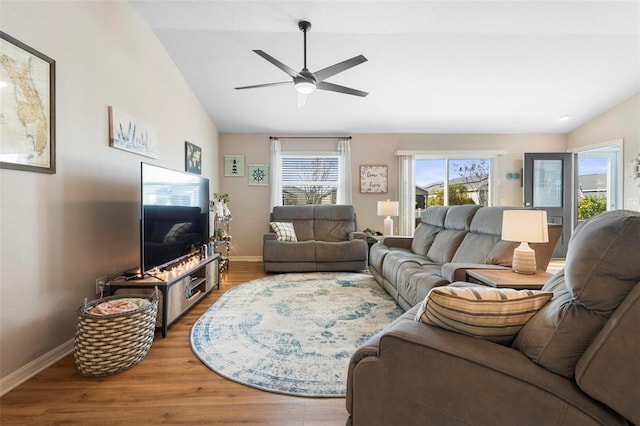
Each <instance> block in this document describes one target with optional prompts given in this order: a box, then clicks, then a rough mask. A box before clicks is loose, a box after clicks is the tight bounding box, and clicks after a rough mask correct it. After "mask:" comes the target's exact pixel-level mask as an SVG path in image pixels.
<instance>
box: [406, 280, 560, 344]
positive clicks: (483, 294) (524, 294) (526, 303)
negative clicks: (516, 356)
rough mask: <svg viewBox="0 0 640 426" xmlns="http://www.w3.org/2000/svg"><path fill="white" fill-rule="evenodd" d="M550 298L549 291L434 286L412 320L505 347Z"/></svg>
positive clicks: (551, 294)
mask: <svg viewBox="0 0 640 426" xmlns="http://www.w3.org/2000/svg"><path fill="white" fill-rule="evenodd" d="M552 296H553V293H551V292H543V291H538V290H514V289H511V288H493V287H448V286H447V287H436V288H433V289H432V290H431V291H430V292H429V294H428V295H427V297H426V298H425V299H424V301H423V302H422V304H421V305H420V308H419V309H418V312H417V314H416V318H415V319H416V321H422V322H424V323H426V324H430V325H435V326H437V327H441V328H444V329H447V330H451V331H456V332H458V333H462V334H466V335H469V336H473V337H480V338H483V339H486V340H490V341H492V342H496V343H502V344H508V343H511V341H513V339H514V338H515V337H516V335H517V334H518V332H519V331H520V329H521V328H522V326H523V325H524V324H525V323H526V322H527V321H528V320H529V319H530V318H531V317H532V316H533V315H534V314H535V313H536V312H537V311H538V310H539V309H540V308H542V307H543V306H544V305H545V304H546V303H547V302H548V301H549V300H550V299H551V297H552Z"/></svg>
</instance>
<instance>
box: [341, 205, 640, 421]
mask: <svg viewBox="0 0 640 426" xmlns="http://www.w3.org/2000/svg"><path fill="white" fill-rule="evenodd" d="M480 211H482V210H480ZM480 211H479V212H480ZM479 212H478V213H479ZM427 221H429V219H428V218H427ZM456 223H459V222H458V221H457V220H456ZM471 228H472V229H473V226H472V227H471ZM638 241H640V212H631V211H611V212H606V213H603V214H601V215H598V216H596V217H594V218H592V219H590V220H588V221H586V222H583V223H582V224H580V225H579V226H578V227H577V228H576V230H575V231H574V233H573V235H572V236H571V240H570V242H569V247H568V251H567V257H566V265H565V268H564V269H563V270H562V271H560V272H558V273H557V274H556V275H554V276H553V277H552V278H551V279H550V280H549V281H548V282H547V283H546V285H545V286H544V287H543V289H542V290H543V291H547V292H552V293H553V298H552V299H551V301H549V302H548V303H547V304H546V305H544V306H543V307H542V309H540V310H539V311H537V313H535V314H534V315H533V317H531V319H529V320H528V321H527V322H526V323H525V324H524V326H523V327H522V328H521V329H520V331H519V333H518V334H517V335H516V337H515V340H514V341H513V343H512V344H511V345H510V346H509V345H508V344H506V345H501V344H498V343H493V342H490V341H488V340H485V339H482V338H478V337H471V336H467V335H464V334H460V333H457V332H453V331H449V330H445V329H442V328H438V327H435V326H432V325H428V324H425V323H422V322H418V321H415V320H414V317H415V315H416V311H417V310H418V308H419V307H418V306H416V307H415V308H413V309H412V310H410V311H408V312H406V313H405V315H404V316H402V317H400V318H398V319H397V320H396V321H395V322H393V323H392V324H391V325H390V326H389V327H387V328H386V329H385V330H383V331H382V332H380V333H378V334H377V335H375V336H374V337H372V338H371V339H370V340H369V341H368V342H366V343H365V344H364V345H362V346H361V347H360V348H359V349H358V350H357V351H356V353H355V354H354V355H353V356H352V358H351V363H350V365H349V372H348V379H347V399H346V404H347V411H348V412H349V414H350V417H349V420H348V422H347V424H348V425H352V426H360V425H366V426H378V425H380V426H381V425H403V426H411V425H438V426H440V425H470V424H474V425H628V424H630V423H632V424H636V425H638V424H640V362H639V358H638V357H639V355H638V354H640V333H639V332H638V324H640V257H639V255H638ZM454 256H455V255H454ZM458 284H460V285H463V284H462V283H456V285H458ZM464 285H470V284H464Z"/></svg>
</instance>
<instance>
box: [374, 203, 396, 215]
mask: <svg viewBox="0 0 640 426" xmlns="http://www.w3.org/2000/svg"><path fill="white" fill-rule="evenodd" d="M398 207H399V203H398V202H397V201H389V200H387V201H378V216H398Z"/></svg>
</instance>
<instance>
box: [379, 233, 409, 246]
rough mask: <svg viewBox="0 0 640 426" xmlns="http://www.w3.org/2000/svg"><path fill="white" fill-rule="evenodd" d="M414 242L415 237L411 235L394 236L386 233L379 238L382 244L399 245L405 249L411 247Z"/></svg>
mask: <svg viewBox="0 0 640 426" xmlns="http://www.w3.org/2000/svg"><path fill="white" fill-rule="evenodd" d="M412 242H413V238H411V237H394V236H390V235H386V236H384V237H382V238H380V240H379V243H380V244H383V245H385V246H387V247H397V248H404V249H411V243H412Z"/></svg>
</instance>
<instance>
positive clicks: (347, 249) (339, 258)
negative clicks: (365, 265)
mask: <svg viewBox="0 0 640 426" xmlns="http://www.w3.org/2000/svg"><path fill="white" fill-rule="evenodd" d="M366 258H367V243H366V242H365V241H364V240H351V241H338V242H327V241H316V261H318V262H343V261H345V262H348V261H353V260H366Z"/></svg>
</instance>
